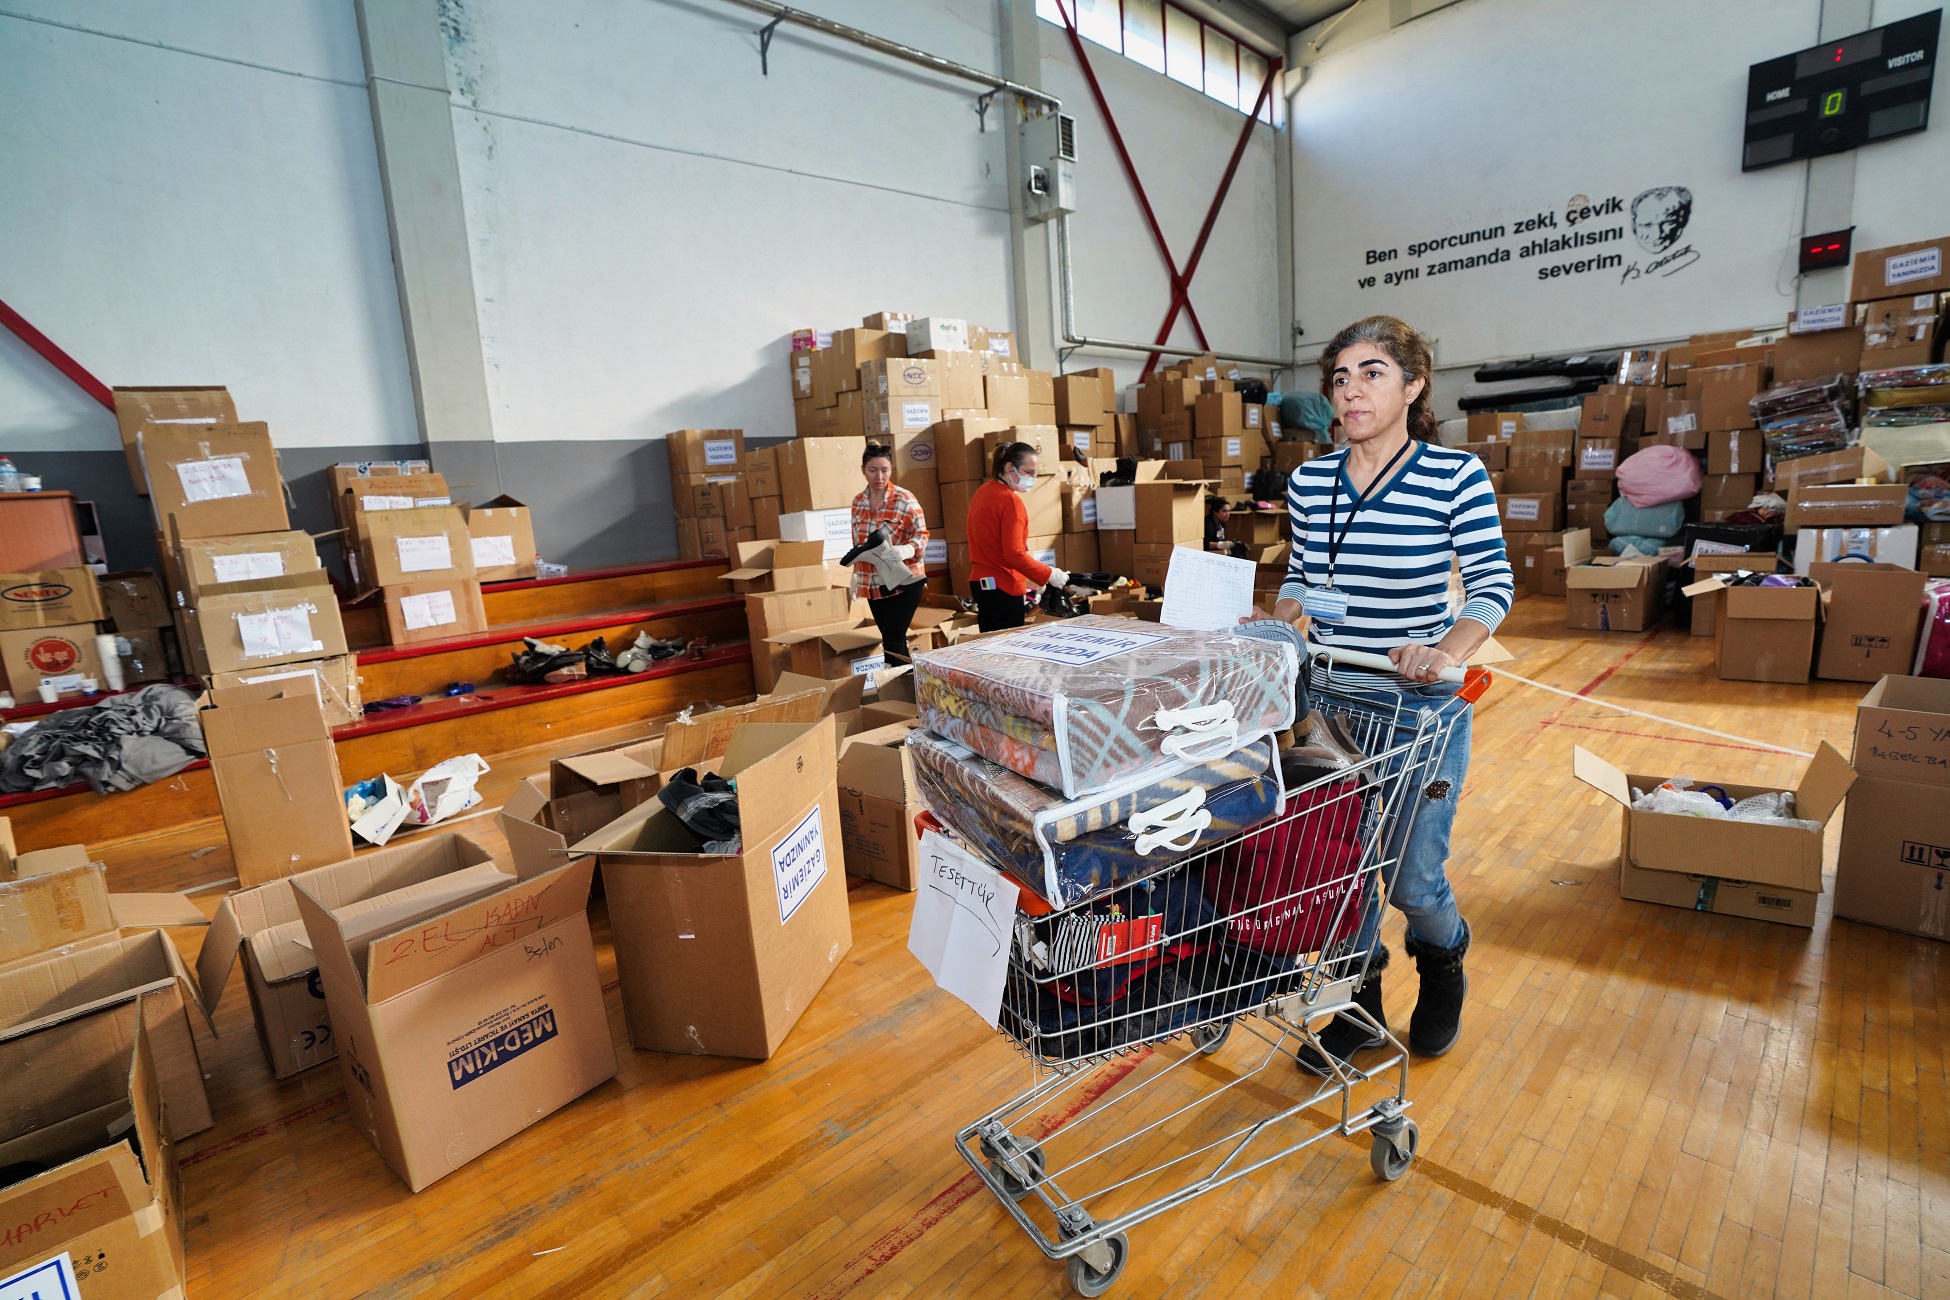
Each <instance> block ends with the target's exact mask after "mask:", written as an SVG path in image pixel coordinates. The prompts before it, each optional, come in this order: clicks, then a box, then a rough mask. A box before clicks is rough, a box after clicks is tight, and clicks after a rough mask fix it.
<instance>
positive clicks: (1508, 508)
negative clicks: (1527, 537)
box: [1503, 497, 1543, 522]
mask: <svg viewBox="0 0 1950 1300" xmlns="http://www.w3.org/2000/svg"><path fill="white" fill-rule="evenodd" d="M1542 504H1543V503H1542V502H1540V501H1536V500H1533V499H1531V498H1528V497H1510V498H1509V499H1508V500H1506V501H1504V503H1503V517H1504V518H1505V519H1522V520H1526V521H1530V522H1535V521H1536V519H1537V508H1538V507H1539V506H1540V505H1542Z"/></svg>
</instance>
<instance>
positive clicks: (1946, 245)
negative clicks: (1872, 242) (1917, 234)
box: [1848, 236, 1950, 302]
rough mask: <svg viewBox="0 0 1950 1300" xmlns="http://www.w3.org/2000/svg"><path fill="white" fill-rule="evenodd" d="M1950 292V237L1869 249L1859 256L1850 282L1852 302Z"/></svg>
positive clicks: (1857, 255) (1849, 294) (1858, 254)
mask: <svg viewBox="0 0 1950 1300" xmlns="http://www.w3.org/2000/svg"><path fill="white" fill-rule="evenodd" d="M1945 290H1950V236H1943V237H1939V238H1936V239H1924V240H1919V241H1918V242H1916V243H1913V244H1892V245H1890V246H1889V247H1887V248H1865V249H1863V250H1862V251H1861V252H1859V253H1857V254H1856V255H1855V269H1854V274H1853V275H1852V277H1851V278H1850V281H1849V291H1848V296H1849V299H1850V301H1852V302H1873V301H1875V300H1876V299H1878V298H1894V297H1897V296H1899V295H1902V294H1923V293H1942V292H1944V291H1945Z"/></svg>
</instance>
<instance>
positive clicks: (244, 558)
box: [210, 551, 284, 582]
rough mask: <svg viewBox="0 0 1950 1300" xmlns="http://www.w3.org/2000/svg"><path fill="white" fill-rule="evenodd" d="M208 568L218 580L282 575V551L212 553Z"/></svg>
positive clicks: (242, 580) (278, 576) (230, 580)
mask: <svg viewBox="0 0 1950 1300" xmlns="http://www.w3.org/2000/svg"><path fill="white" fill-rule="evenodd" d="M210 569H211V571H212V572H213V573H215V574H216V575H217V581H218V582H249V581H251V580H252V579H254V578H281V577H283V576H284V553H283V552H282V551H246V552H245V553H244V554H242V555H213V556H211V557H210Z"/></svg>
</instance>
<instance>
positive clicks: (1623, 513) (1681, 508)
mask: <svg viewBox="0 0 1950 1300" xmlns="http://www.w3.org/2000/svg"><path fill="white" fill-rule="evenodd" d="M1640 454H1641V455H1643V454H1644V453H1643V452H1641V453H1640ZM1693 490H1694V491H1695V492H1697V491H1698V490H1699V489H1698V488H1694V489H1693ZM1685 526H1686V506H1685V503H1683V502H1680V501H1670V502H1667V503H1666V504H1664V505H1657V506H1637V505H1633V504H1632V503H1631V502H1630V501H1627V500H1626V499H1625V498H1624V497H1620V498H1618V500H1616V501H1614V502H1612V503H1611V504H1610V505H1608V506H1606V507H1605V531H1606V532H1608V533H1610V534H1611V535H1612V536H1613V537H1657V538H1660V539H1665V538H1669V537H1677V536H1679V533H1680V530H1681V529H1683V528H1685Z"/></svg>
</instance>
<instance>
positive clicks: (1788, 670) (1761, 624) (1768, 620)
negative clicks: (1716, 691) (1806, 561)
mask: <svg viewBox="0 0 1950 1300" xmlns="http://www.w3.org/2000/svg"><path fill="white" fill-rule="evenodd" d="M1681 590H1682V591H1683V593H1684V594H1685V595H1688V596H1691V597H1693V598H1694V599H1698V598H1699V597H1701V596H1703V595H1709V594H1711V593H1713V592H1719V593H1721V594H1720V596H1719V609H1718V611H1717V615H1716V617H1717V622H1716V625H1715V637H1716V644H1715V647H1714V652H1715V658H1716V660H1717V661H1718V664H1719V674H1720V678H1721V680H1723V681H1733V682H1781V683H1785V684H1788V685H1794V686H1798V685H1802V684H1805V683H1806V682H1807V681H1808V677H1809V673H1810V671H1811V670H1812V669H1813V667H1814V654H1815V631H1816V629H1817V627H1818V626H1819V624H1820V620H1821V593H1820V591H1819V590H1818V589H1816V588H1814V587H1734V586H1729V585H1728V584H1727V582H1726V581H1725V580H1724V579H1723V578H1702V579H1701V580H1700V581H1698V582H1695V583H1692V584H1691V585H1689V586H1687V587H1684V588H1682V589H1681Z"/></svg>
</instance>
